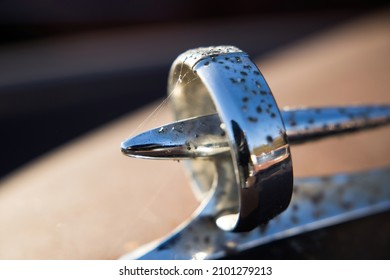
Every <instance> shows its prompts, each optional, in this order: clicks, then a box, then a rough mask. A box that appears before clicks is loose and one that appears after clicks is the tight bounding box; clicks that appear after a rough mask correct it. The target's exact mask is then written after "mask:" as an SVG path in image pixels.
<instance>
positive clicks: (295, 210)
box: [122, 168, 390, 259]
mask: <svg viewBox="0 0 390 280" xmlns="http://www.w3.org/2000/svg"><path fill="white" fill-rule="evenodd" d="M389 182H390V169H389V168H387V169H378V170H372V171H368V172H360V173H353V174H339V175H335V176H328V177H320V178H305V179H297V180H296V182H295V186H294V194H293V198H292V201H291V204H290V206H289V207H288V209H287V210H286V211H284V212H283V213H282V214H281V215H279V216H278V217H276V218H275V219H273V220H271V221H270V222H268V224H266V225H264V226H261V227H258V228H257V229H254V230H252V231H251V232H248V233H231V232H225V231H221V230H220V229H218V227H216V226H215V223H214V222H213V220H212V219H211V218H210V216H208V215H204V213H201V214H200V215H199V216H197V217H195V219H194V220H192V221H191V222H190V223H189V224H188V225H187V226H186V227H184V228H183V229H182V230H179V231H178V232H176V233H174V234H173V235H171V236H169V237H168V238H166V239H165V240H162V241H161V243H160V245H156V246H153V247H149V248H148V247H147V246H146V247H144V248H140V249H138V250H137V251H134V252H132V253H129V254H127V255H124V256H123V257H122V258H123V259H134V258H135V259H214V258H222V257H224V256H226V255H229V254H233V253H236V252H241V251H244V250H247V249H250V248H253V247H255V246H259V245H261V244H265V243H268V242H271V241H274V240H278V239H283V238H287V237H290V236H293V235H297V234H301V233H305V232H309V231H312V230H315V229H318V228H323V227H326V226H331V225H335V224H339V223H343V222H346V221H350V220H354V219H357V218H361V217H365V216H367V215H372V214H375V213H380V212H384V211H388V210H390V187H389Z"/></svg>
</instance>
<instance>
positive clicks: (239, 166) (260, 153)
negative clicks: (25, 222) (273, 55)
mask: <svg viewBox="0 0 390 280" xmlns="http://www.w3.org/2000/svg"><path fill="white" fill-rule="evenodd" d="M168 92H169V94H170V95H171V96H172V103H173V108H174V112H175V117H176V119H177V121H176V122H174V123H171V124H167V125H164V126H162V127H159V128H155V129H152V130H150V131H147V132H144V133H141V134H140V135H137V136H135V137H132V138H130V139H127V140H125V141H124V142H122V144H121V149H122V152H123V153H124V154H125V155H128V156H133V157H139V158H160V159H188V160H187V161H186V162H185V164H186V166H187V169H188V171H189V174H190V178H191V180H192V181H193V183H194V191H195V193H196V194H197V196H198V198H199V200H200V201H202V204H201V206H200V208H199V209H198V211H197V213H195V214H194V218H193V220H191V221H189V222H187V223H186V225H187V226H185V225H183V227H182V228H181V229H178V230H177V231H176V232H175V233H173V234H172V235H171V236H170V237H168V238H167V239H165V240H163V242H162V243H161V242H160V243H156V244H154V245H150V246H152V247H150V248H151V251H149V252H147V250H146V249H145V248H143V249H141V251H142V253H140V252H141V251H138V252H137V253H135V252H133V253H131V254H130V255H127V257H131V258H134V257H136V258H138V257H141V256H142V255H143V256H144V257H145V258H184V259H185V258H214V257H221V256H222V255H224V254H226V252H228V251H229V246H230V247H232V248H233V247H234V248H236V249H237V248H239V250H243V249H245V248H247V247H248V246H251V245H249V244H260V243H261V242H265V240H272V239H274V238H276V237H275V236H278V235H280V236H281V235H283V232H285V231H288V230H290V231H291V230H292V229H294V230H295V232H299V231H302V228H306V229H309V228H310V227H308V226H307V225H308V223H309V222H310V223H312V222H313V221H315V220H316V219H317V220H324V219H325V220H327V219H331V220H332V217H333V218H334V217H338V218H335V219H333V220H334V221H336V220H340V219H345V216H346V215H347V216H348V213H352V212H354V211H355V210H356V211H361V212H362V211H363V210H362V209H366V208H367V207H368V206H369V205H370V203H371V202H372V201H375V202H373V203H374V204H375V205H376V206H375V207H376V208H375V207H374V208H375V209H377V208H378V207H379V208H381V207H382V208H383V207H388V208H389V207H390V203H389V202H390V193H389V192H388V190H387V191H386V190H383V192H384V194H385V195H384V196H381V197H380V198H379V197H376V199H371V200H370V203H368V201H365V202H364V203H363V204H361V203H360V202H359V203H360V204H359V203H357V204H356V205H355V204H354V203H355V202H354V203H352V204H353V206H352V207H339V206H340V205H342V204H343V203H344V202H342V201H341V202H340V203H341V204H340V203H339V204H337V203H338V202H337V201H336V202H335V201H333V198H332V195H333V194H332V193H333V192H335V193H337V192H338V189H340V188H343V186H342V185H343V184H342V183H341V182H340V179H337V178H338V177H337V178H336V177H335V178H331V180H330V181H331V182H333V181H332V180H334V183H332V186H334V187H335V188H336V189H334V190H333V189H331V188H329V190H326V191H325V190H324V188H318V187H317V183H318V182H316V180H314V179H310V180H308V181H307V182H306V181H305V182H303V183H302V185H306V187H300V188H298V189H299V192H298V193H301V190H302V191H303V192H307V193H306V194H302V195H296V194H295V195H294V198H293V205H292V206H290V207H288V205H289V204H290V200H291V197H292V193H293V170H292V166H293V165H292V159H291V154H290V145H292V144H298V143H303V142H306V141H312V140H316V139H320V138H322V137H325V136H332V135H336V134H340V133H345V132H351V131H357V130H362V129H366V128H371V127H375V126H379V125H384V124H388V123H389V122H390V106H360V107H359V106H358V107H328V108H300V109H285V110H279V107H278V106H277V104H276V101H275V99H274V97H273V94H272V93H271V90H270V88H269V86H268V84H267V83H266V81H265V79H264V77H263V75H262V74H261V72H260V71H259V69H258V68H257V66H256V65H255V64H254V63H253V62H252V61H251V59H250V58H249V56H248V55H247V54H246V53H244V52H243V51H241V50H239V49H237V48H235V47H231V46H220V47H208V48H199V49H194V50H190V51H187V52H185V53H183V54H182V55H180V56H179V57H178V58H177V59H176V60H175V62H174V63H173V65H172V68H171V71H170V75H169V83H168ZM386 173H388V172H384V174H386ZM387 175H388V174H387ZM381 176H385V175H383V174H381ZM341 181H342V180H341ZM355 183H356V185H357V189H356V190H355V191H356V192H359V191H363V190H360V189H359V187H358V186H359V184H358V183H357V182H355ZM380 188H383V186H382V187H380ZM298 189H297V190H298ZM295 190H296V188H294V191H295ZM316 192H319V193H326V195H324V194H322V195H321V196H322V197H324V200H323V201H322V202H321V203H324V206H323V211H322V212H321V213H319V214H318V215H317V216H316V215H315V214H313V213H314V212H315V211H316V210H315V209H314V208H313V207H314V206H313V205H311V206H308V205H310V202H309V201H310V196H311V195H315V193H316ZM310 193H311V194H310ZM313 193H314V194H313ZM301 206H302V207H303V208H301ZM355 206H356V207H355ZM287 208H288V209H287ZM374 208H370V209H374ZM379 208H378V209H379ZM382 208H381V209H382ZM286 209H287V210H286ZM297 209H305V210H297ZM329 209H331V210H329ZM335 209H337V210H336V212H335ZM285 210H286V211H285ZM317 210H318V209H317ZM283 211H284V212H283ZM307 211H309V212H310V213H312V215H309V214H307V213H309V212H307ZM367 211H368V210H367ZM367 211H366V212H367ZM372 211H374V210H372ZM282 212H283V213H282ZM363 212H364V211H363ZM368 212H369V211H368ZM280 213H282V215H281V216H278V215H279V214H280ZM354 213H355V212H354ZM354 215H356V213H355V214H354ZM309 216H310V218H309ZM352 216H353V215H352V214H351V217H352ZM275 217H276V218H275ZM313 217H314V218H313ZM340 217H344V218H340ZM278 221H282V224H283V226H281V225H280V224H278ZM277 224H278V225H277ZM317 224H318V223H317ZM259 226H260V228H259V230H258V231H256V230H255V231H252V232H251V233H242V234H237V233H232V232H248V231H251V230H253V229H254V228H256V227H259ZM305 226H306V227H305ZM266 228H268V230H265V229H266ZM294 230H293V231H294ZM191 232H192V233H191ZM194 232H197V234H199V235H200V236H203V235H204V244H203V245H204V246H203V247H202V246H201V247H199V246H198V247H196V248H191V249H188V248H187V249H185V248H186V246H184V243H183V242H184V241H183V240H187V239H188V238H191V236H192V237H193V236H194ZM256 240H257V241H256ZM181 243H183V244H182V245H178V244H181ZM229 244H230V245H229ZM150 248H149V249H150ZM164 248H165V249H164ZM232 248H230V249H232ZM149 249H148V250H149ZM141 258H142V257H141Z"/></svg>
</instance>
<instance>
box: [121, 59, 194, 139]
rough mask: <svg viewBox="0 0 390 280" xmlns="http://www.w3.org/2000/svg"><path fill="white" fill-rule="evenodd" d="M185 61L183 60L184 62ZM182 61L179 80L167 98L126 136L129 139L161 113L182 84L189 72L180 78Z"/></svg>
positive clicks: (181, 68)
mask: <svg viewBox="0 0 390 280" xmlns="http://www.w3.org/2000/svg"><path fill="white" fill-rule="evenodd" d="M184 61H185V60H184ZM184 61H183V63H182V64H181V67H180V72H179V78H178V79H177V81H176V84H175V86H174V88H173V90H172V91H171V92H170V93H169V94H168V96H167V97H166V98H165V99H164V100H163V101H162V102H161V103H160V104H159V105H158V106H157V107H156V108H155V109H154V110H153V111H152V112H151V113H150V114H149V115H148V116H147V117H146V118H145V119H144V120H143V121H142V122H141V123H140V124H139V125H138V126H137V127H136V128H135V129H134V130H133V131H132V132H131V133H130V135H129V136H128V137H129V138H130V137H132V136H134V134H136V132H137V131H139V130H140V128H141V127H143V126H144V125H145V123H146V122H148V121H150V120H151V119H152V117H156V116H157V113H159V112H160V111H161V109H162V108H163V107H164V106H165V105H166V104H167V103H168V101H169V100H170V99H171V97H172V95H173V93H174V92H175V90H176V89H177V87H178V86H179V84H180V83H182V82H183V79H184V78H185V77H186V76H187V74H188V73H189V71H188V72H187V73H185V74H184V75H183V76H182V71H183V64H184ZM196 79H198V77H197V76H196V77H195V78H194V79H192V80H190V81H188V82H187V83H186V84H184V86H183V87H186V86H187V85H188V84H190V83H192V82H193V81H195V80H196Z"/></svg>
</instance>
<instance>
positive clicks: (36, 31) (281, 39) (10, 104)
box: [0, 0, 386, 177]
mask: <svg viewBox="0 0 390 280" xmlns="http://www.w3.org/2000/svg"><path fill="white" fill-rule="evenodd" d="M384 7H386V4H385V3H383V2H381V1H375V0H374V1H360V0H357V1H353V0H341V1H335V0H327V1H324V0H321V1H304V0H294V1H284V0H278V1H263V0H260V1H249V0H241V1H231V0H226V1H206V0H198V1H192V0H187V1H180V0H166V1H157V0H145V1H104V0H98V1H96V0H94V1H92V0H83V1H72V0H67V1H64V0H58V1H47V0H36V1H28V0H19V1H15V0H12V1H11V0H2V1H1V2H0V34H1V36H0V127H1V130H2V133H1V135H2V137H0V146H1V147H2V155H1V159H2V160H1V161H0V177H4V176H6V175H7V174H9V173H10V172H12V171H14V170H15V169H17V168H18V167H21V166H23V165H24V164H26V163H28V162H31V161H32V160H33V159H35V158H37V157H38V156H40V155H42V154H44V153H47V152H50V151H51V150H52V149H53V148H55V147H57V146H59V145H61V144H63V143H66V142H68V141H69V140H72V139H74V138H76V137H78V136H80V135H83V134H85V133H86V132H88V131H90V130H92V129H94V128H96V127H99V126H101V125H103V124H105V123H107V122H109V121H112V120H114V119H116V118H118V117H120V116H122V115H124V114H127V113H129V112H130V111H133V110H136V109H138V108H140V107H141V106H143V105H146V104H148V103H150V102H152V101H154V100H157V99H161V98H163V97H165V95H166V92H165V91H166V80H167V75H168V70H169V67H170V65H171V63H172V61H173V60H174V59H175V58H176V56H177V55H178V54H180V53H181V52H183V51H185V50H187V49H189V48H194V47H198V46H208V45H218V44H230V45H236V46H238V47H240V48H242V49H243V50H245V51H247V52H248V53H250V54H251V56H252V57H256V58H259V57H265V56H267V55H268V54H269V53H272V52H275V51H277V50H280V49H283V48H287V47H289V46H291V45H293V44H295V43H297V42H299V41H300V40H303V39H304V38H307V37H309V36H312V35H313V34H316V33H319V32H323V31H324V30H330V29H332V28H334V27H335V26H337V25H339V24H342V23H345V22H348V21H350V20H353V19H355V18H358V17H360V16H362V15H365V14H369V13H371V12H373V11H377V10H380V9H382V8H384Z"/></svg>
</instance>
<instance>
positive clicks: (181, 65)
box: [168, 46, 293, 231]
mask: <svg viewBox="0 0 390 280" xmlns="http://www.w3.org/2000/svg"><path fill="white" fill-rule="evenodd" d="M168 94H170V95H172V103H173V108H174V112H175V117H176V119H177V120H181V119H185V118H190V117H196V116H201V115H207V114H212V113H216V112H217V113H218V115H219V117H220V119H221V122H222V124H223V125H224V130H225V133H226V137H228V141H229V145H230V150H231V153H230V155H228V156H226V155H221V156H216V157H213V158H210V159H208V160H205V159H193V160H190V161H189V162H187V168H188V169H189V171H190V174H191V177H192V180H193V182H194V183H195V189H196V192H198V193H200V194H201V196H204V195H205V194H206V193H207V192H208V191H209V190H210V189H211V188H212V186H213V184H214V185H216V189H217V193H218V198H217V201H218V204H217V205H215V209H216V212H217V213H216V223H217V225H218V226H219V227H220V228H221V229H223V230H228V231H248V230H251V229H253V228H254V227H256V226H258V225H260V224H263V223H265V222H267V221H268V220H270V219H272V218H273V217H275V216H276V215H278V214H279V213H281V212H282V211H283V210H284V209H286V208H287V206H288V204H289V202H290V199H291V195H292V187H293V172H292V161H291V155H290V148H289V144H288V140H287V136H286V129H285V126H284V123H283V120H282V117H281V114H280V112H279V109H278V106H277V104H276V102H275V99H274V97H273V95H272V93H271V90H270V89H269V87H268V85H267V83H266V81H265V79H264V77H263V76H262V74H261V73H260V71H259V69H258V68H257V67H256V65H255V64H254V63H253V62H252V61H251V59H250V58H249V56H248V55H247V54H246V53H245V52H243V51H241V50H239V49H237V48H235V47H231V46H219V47H208V48H198V49H193V50H189V51H187V52H185V53H183V54H181V55H180V56H179V57H178V58H177V59H176V60H175V61H174V63H173V65H172V67H171V71H170V76H169V83H168Z"/></svg>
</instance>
